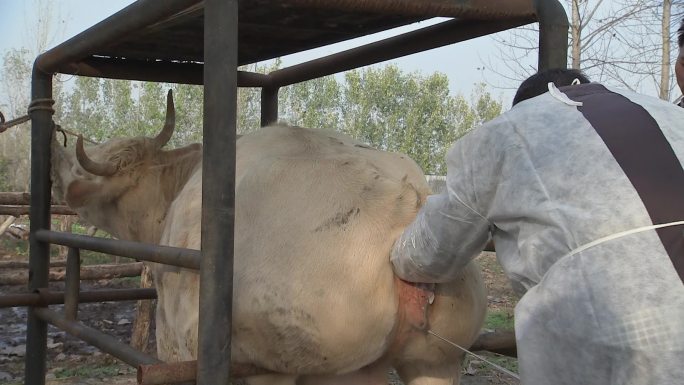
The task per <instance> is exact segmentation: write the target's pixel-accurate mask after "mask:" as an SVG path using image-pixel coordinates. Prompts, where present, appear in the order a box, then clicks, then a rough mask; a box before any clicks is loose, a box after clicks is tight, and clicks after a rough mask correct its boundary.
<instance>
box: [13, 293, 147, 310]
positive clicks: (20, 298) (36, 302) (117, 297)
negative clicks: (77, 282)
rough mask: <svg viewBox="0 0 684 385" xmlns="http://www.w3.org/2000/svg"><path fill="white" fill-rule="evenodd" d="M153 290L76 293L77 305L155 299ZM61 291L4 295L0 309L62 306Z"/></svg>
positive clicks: (63, 297)
mask: <svg viewBox="0 0 684 385" xmlns="http://www.w3.org/2000/svg"><path fill="white" fill-rule="evenodd" d="M156 298H157V291H156V290H155V289H107V290H91V291H80V292H78V302H79V303H90V302H103V301H138V300H141V299H156ZM64 300H65V293H64V292H63V291H50V290H48V289H39V290H36V292H35V293H22V294H6V295H1V296H0V308H6V307H17V306H47V305H58V304H63V303H64Z"/></svg>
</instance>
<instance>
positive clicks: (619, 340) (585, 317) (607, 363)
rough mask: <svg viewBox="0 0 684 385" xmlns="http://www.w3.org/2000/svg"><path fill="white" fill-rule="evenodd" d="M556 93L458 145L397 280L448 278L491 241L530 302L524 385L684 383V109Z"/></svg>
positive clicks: (632, 97) (403, 246) (518, 320)
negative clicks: (440, 190)
mask: <svg viewBox="0 0 684 385" xmlns="http://www.w3.org/2000/svg"><path fill="white" fill-rule="evenodd" d="M552 91H555V92H547V93H545V94H543V95H540V96H538V97H536V98H533V99H529V100H526V101H524V102H521V103H520V104H518V105H516V106H515V107H513V108H512V109H511V110H510V111H508V112H506V113H504V114H502V115H501V116H499V117H498V118H496V119H494V120H492V121H490V122H488V123H486V124H484V125H483V126H481V127H479V128H477V129H476V130H474V131H472V132H471V133H469V134H467V135H466V136H464V137H463V138H461V139H460V140H458V141H457V142H456V143H455V144H454V146H453V147H452V148H451V149H450V151H449V152H448V155H447V167H448V172H447V190H446V191H445V192H444V193H442V194H440V195H433V196H430V197H429V198H428V201H427V203H426V205H425V206H424V207H423V208H422V209H421V211H420V212H419V214H418V217H417V218H416V220H415V221H414V222H413V223H412V224H411V225H410V226H409V227H408V228H407V229H406V231H405V232H404V233H403V235H402V236H401V237H400V238H399V240H398V241H397V242H396V243H395V247H394V249H393V251H392V256H391V260H392V263H393V264H394V269H395V272H396V273H397V275H399V276H400V277H401V278H403V279H406V280H408V281H415V282H446V281H449V280H451V279H453V277H455V276H456V275H457V274H458V271H459V269H461V268H462V267H463V266H465V265H466V263H467V262H469V261H470V260H471V259H472V258H474V257H475V256H476V255H477V254H478V253H479V252H480V251H481V250H482V249H483V248H484V246H485V243H486V242H487V240H488V237H489V235H490V234H491V236H492V238H493V240H494V243H495V246H496V252H497V257H498V260H499V262H500V263H501V265H502V266H503V268H504V270H505V272H506V274H507V275H508V277H509V278H510V279H511V282H512V285H513V287H514V288H515V289H516V290H519V291H520V292H521V293H525V294H524V296H523V297H522V299H521V301H520V302H519V303H518V305H517V307H516V310H515V331H516V338H517V344H518V356H519V368H520V375H521V380H522V383H523V384H526V385H542V384H544V385H549V384H561V385H562V384H568V385H569V384H573V385H580V384H597V385H598V384H600V385H608V384H614V385H625V384H634V385H637V384H638V385H649V384H652V385H656V384H657V385H668V384H670V385H675V384H677V385H681V384H684V284H682V277H683V276H684V247H683V246H684V245H683V244H684V226H682V225H681V224H679V225H676V223H677V222H678V221H684V171H683V170H682V162H683V161H684V109H682V108H680V107H678V106H676V105H673V104H670V103H667V102H664V101H661V100H659V99H655V98H651V97H647V96H643V95H639V94H635V93H631V92H626V91H622V90H617V89H613V88H610V87H604V86H602V85H600V84H595V83H590V84H581V85H574V86H568V87H563V88H561V89H560V90H559V89H555V88H554V89H553V90H552ZM573 101H580V102H582V106H578V105H577V104H579V103H573ZM659 224H664V225H665V226H664V227H662V228H659V229H657V230H656V229H654V227H655V226H654V225H659ZM435 332H437V333H439V330H435Z"/></svg>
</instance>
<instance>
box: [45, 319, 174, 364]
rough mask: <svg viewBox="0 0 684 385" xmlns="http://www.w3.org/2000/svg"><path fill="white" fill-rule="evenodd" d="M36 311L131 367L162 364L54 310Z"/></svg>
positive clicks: (59, 326)
mask: <svg viewBox="0 0 684 385" xmlns="http://www.w3.org/2000/svg"><path fill="white" fill-rule="evenodd" d="M34 311H35V313H36V315H37V316H38V317H39V318H40V319H42V320H43V321H46V322H49V323H50V324H52V325H54V326H56V327H58V328H60V329H61V330H64V331H65V332H67V333H69V334H71V335H72V336H74V337H76V338H79V339H81V340H83V341H85V342H87V343H89V344H91V345H93V346H95V347H96V348H98V349H100V350H102V351H103V352H105V353H109V354H111V355H112V356H114V357H116V358H118V359H120V360H121V361H123V362H125V363H127V364H129V365H131V366H134V367H137V366H138V365H142V364H156V363H159V362H161V361H159V360H158V359H156V358H154V357H152V356H150V355H147V354H145V353H142V352H139V351H137V350H135V349H133V348H132V347H130V346H128V345H126V344H124V343H123V342H120V341H119V340H117V339H116V338H114V337H112V336H110V335H107V334H105V333H102V332H100V331H98V330H95V329H93V328H91V327H88V326H85V325H83V324H81V323H79V322H75V321H69V320H68V319H66V318H65V317H63V316H62V315H60V314H59V313H57V312H56V311H54V310H50V309H48V308H45V307H43V308H35V309H34ZM43 375H44V374H43Z"/></svg>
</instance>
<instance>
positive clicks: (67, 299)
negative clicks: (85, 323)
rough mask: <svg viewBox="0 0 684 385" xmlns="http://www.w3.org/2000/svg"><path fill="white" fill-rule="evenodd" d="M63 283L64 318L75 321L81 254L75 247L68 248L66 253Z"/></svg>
mask: <svg viewBox="0 0 684 385" xmlns="http://www.w3.org/2000/svg"><path fill="white" fill-rule="evenodd" d="M64 281H65V282H64V318H66V319H68V320H69V321H75V320H76V316H77V314H78V292H79V291H80V285H81V252H80V250H79V249H77V248H75V247H70V248H69V252H68V253H67V260H66V278H65V279H64Z"/></svg>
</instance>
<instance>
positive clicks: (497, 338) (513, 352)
mask: <svg viewBox="0 0 684 385" xmlns="http://www.w3.org/2000/svg"><path fill="white" fill-rule="evenodd" d="M470 350H471V351H473V352H477V351H481V350H486V351H488V352H493V353H498V354H503V355H505V356H509V357H517V356H518V349H517V347H516V343H515V332H514V331H495V332H487V333H482V334H480V335H479V336H478V337H477V340H475V342H474V343H473V345H472V346H471V347H470Z"/></svg>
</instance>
